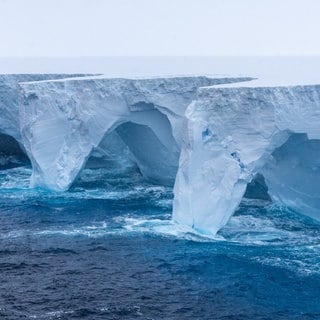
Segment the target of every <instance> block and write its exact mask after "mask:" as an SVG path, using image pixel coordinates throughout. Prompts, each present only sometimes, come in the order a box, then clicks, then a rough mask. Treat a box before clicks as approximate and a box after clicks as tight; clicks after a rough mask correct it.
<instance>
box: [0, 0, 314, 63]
mask: <svg viewBox="0 0 320 320" xmlns="http://www.w3.org/2000/svg"><path fill="white" fill-rule="evenodd" d="M319 14H320V0H0V41H1V43H0V56H2V57H8V56H9V57H13V56H28V57H30V56H31V57H39V56H50V57H51V56H54V57H58V56H67V57H79V56H80V57H81V56H118V55H121V56H141V55H143V56H154V55H156V56H159V55H160V56H162V55H167V56H168V55H184V56H192V55H278V54H280V55H319V54H320V41H319V32H320V19H319Z"/></svg>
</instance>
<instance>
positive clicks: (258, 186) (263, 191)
mask: <svg viewBox="0 0 320 320" xmlns="http://www.w3.org/2000/svg"><path fill="white" fill-rule="evenodd" d="M243 197H244V198H247V199H261V200H268V201H271V197H270V195H269V193H268V186H267V185H266V181H265V178H264V176H263V175H262V174H261V173H257V174H256V175H255V176H254V177H253V179H252V180H251V182H249V183H248V184H247V188H246V192H245V194H244V196H243Z"/></svg>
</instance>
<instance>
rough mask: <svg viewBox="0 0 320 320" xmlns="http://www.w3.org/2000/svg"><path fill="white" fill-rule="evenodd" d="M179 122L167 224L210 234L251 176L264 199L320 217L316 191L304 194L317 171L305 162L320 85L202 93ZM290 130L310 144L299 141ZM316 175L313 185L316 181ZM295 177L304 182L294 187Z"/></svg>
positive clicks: (315, 129)
mask: <svg viewBox="0 0 320 320" xmlns="http://www.w3.org/2000/svg"><path fill="white" fill-rule="evenodd" d="M186 117H187V119H188V122H187V126H186V127H185V128H184V142H183V147H182V153H181V157H180V164H179V171H178V174H177V178H176V183H175V190H174V193H175V199H174V209H173V210H174V211H173V218H174V220H176V221H178V222H181V223H184V224H187V225H190V226H193V227H194V228H195V229H197V230H199V231H201V232H203V233H212V234H215V233H216V232H217V231H218V230H219V229H220V228H221V227H223V226H224V225H225V224H226V223H227V222H228V220H229V218H230V216H231V215H232V213H233V212H234V211H235V210H236V208H237V207H238V205H239V203H240V201H241V199H242V197H243V195H244V193H245V190H246V187H247V184H248V183H249V182H250V181H251V180H252V178H253V177H254V176H255V175H256V174H257V173H262V174H263V176H264V177H265V179H266V184H267V186H268V187H269V190H268V192H269V194H270V196H271V198H273V199H277V200H281V201H282V202H283V203H284V204H286V205H288V206H289V207H290V206H293V207H294V208H295V209H296V210H298V211H300V212H301V213H303V214H306V215H310V216H312V217H314V218H317V219H319V218H320V207H319V202H318V196H317V195H316V193H317V192H316V191H312V192H311V193H310V194H309V191H308V190H309V189H310V186H308V187H307V185H308V182H307V181H306V179H307V178H308V177H310V175H311V172H312V170H314V171H315V172H318V165H317V159H315V160H310V159H312V158H313V156H312V155H313V154H314V156H315V157H316V151H315V150H317V148H316V147H315V146H317V145H318V141H317V140H318V139H320V126H319V120H320V86H317V85H314V86H293V87H254V86H252V87H245V86H244V87H239V88H236V87H235V88H203V89H201V93H200V94H199V95H198V98H197V99H196V100H195V101H194V102H193V103H191V105H190V106H189V107H188V109H187V112H186ZM294 133H304V137H306V136H308V138H309V139H310V141H309V142H304V143H302V144H301V143H298V142H297V140H295V139H296V138H294V136H293V137H292V138H290V137H291V136H292V134H294ZM288 138H290V139H294V141H295V142H294V143H293V142H292V141H291V140H290V139H289V140H288ZM287 140H288V141H289V142H287V143H288V144H285V143H286V141H287ZM315 141H317V142H315ZM292 143H293V145H292ZM284 144H285V145H284ZM282 145H284V146H283V147H281V146H282ZM290 145H291V146H292V147H291V148H290ZM278 148H280V149H278ZM288 148H289V150H288ZM309 151H310V158H308V159H309V161H307V162H306V161H305V160H306V159H304V158H305V157H308V156H307V155H305V154H307V153H309ZM303 154H304V155H303ZM293 163H295V164H296V165H297V167H294V165H293ZM302 163H303V165H301V166H300V165H299V164H302ZM317 175H318V173H317V174H315V176H314V177H313V179H312V183H316V184H318V183H319V179H318V176H317ZM289 176H290V177H289ZM299 179H302V180H303V179H304V180H305V182H300V186H299V187H298V188H297V184H298V183H299V182H298V181H299ZM281 186H282V187H281ZM305 186H306V188H305ZM316 189H317V188H316ZM316 189H315V190H316ZM311 198H312V201H310V199H311Z"/></svg>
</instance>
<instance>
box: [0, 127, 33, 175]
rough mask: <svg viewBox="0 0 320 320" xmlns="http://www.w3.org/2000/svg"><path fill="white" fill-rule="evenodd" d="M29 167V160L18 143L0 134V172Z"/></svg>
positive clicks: (8, 136)
mask: <svg viewBox="0 0 320 320" xmlns="http://www.w3.org/2000/svg"><path fill="white" fill-rule="evenodd" d="M22 165H30V160H29V158H28V157H27V155H26V154H25V152H24V151H23V149H22V147H21V146H20V144H19V143H18V141H17V140H16V139H15V138H13V137H12V136H10V135H7V134H3V133H0V170H5V169H9V168H14V167H19V166H22Z"/></svg>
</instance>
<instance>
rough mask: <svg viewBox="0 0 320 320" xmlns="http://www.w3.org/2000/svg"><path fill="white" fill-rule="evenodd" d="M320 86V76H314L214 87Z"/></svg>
mask: <svg viewBox="0 0 320 320" xmlns="http://www.w3.org/2000/svg"><path fill="white" fill-rule="evenodd" d="M319 84H320V74H316V75H313V76H311V77H309V78H305V79H303V78H301V79H300V78H299V77H298V75H297V78H286V77H282V78H281V77H275V78H269V77H263V76H261V77H258V78H256V79H252V80H250V81H244V82H241V83H232V84H230V83H224V84H218V85H215V86H214V87H218V88H274V87H295V86H314V85H319ZM206 88H210V87H206Z"/></svg>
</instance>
